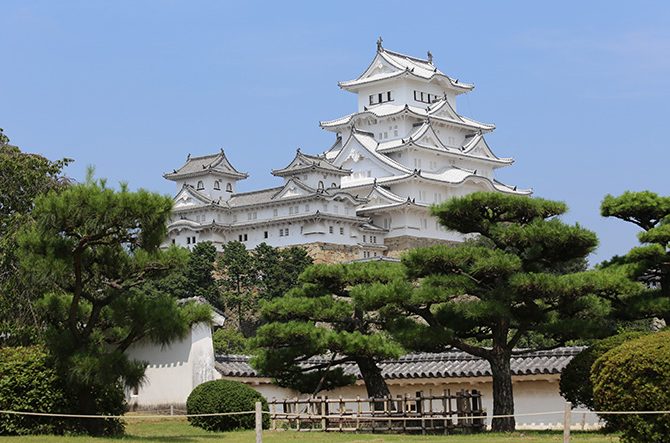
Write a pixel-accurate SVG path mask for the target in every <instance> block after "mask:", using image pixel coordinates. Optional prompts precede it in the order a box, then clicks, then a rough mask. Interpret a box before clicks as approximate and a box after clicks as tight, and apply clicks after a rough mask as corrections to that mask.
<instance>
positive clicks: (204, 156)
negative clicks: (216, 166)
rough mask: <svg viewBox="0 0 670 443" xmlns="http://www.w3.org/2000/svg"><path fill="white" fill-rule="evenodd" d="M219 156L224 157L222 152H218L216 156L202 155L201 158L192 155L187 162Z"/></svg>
mask: <svg viewBox="0 0 670 443" xmlns="http://www.w3.org/2000/svg"><path fill="white" fill-rule="evenodd" d="M219 155H223V154H222V152H221V151H219V152H217V153H216V154H207V155H200V156H195V155H192V156H190V157H189V158H188V159H187V160H186V161H191V160H202V159H204V158H209V157H218V156H219ZM224 157H225V155H224Z"/></svg>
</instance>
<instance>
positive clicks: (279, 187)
mask: <svg viewBox="0 0 670 443" xmlns="http://www.w3.org/2000/svg"><path fill="white" fill-rule="evenodd" d="M277 189H284V186H275V187H274V188H265V189H257V190H255V191H246V192H236V193H235V194H233V195H231V196H230V198H233V197H237V196H238V195H251V194H260V193H261V192H269V191H276V190H277Z"/></svg>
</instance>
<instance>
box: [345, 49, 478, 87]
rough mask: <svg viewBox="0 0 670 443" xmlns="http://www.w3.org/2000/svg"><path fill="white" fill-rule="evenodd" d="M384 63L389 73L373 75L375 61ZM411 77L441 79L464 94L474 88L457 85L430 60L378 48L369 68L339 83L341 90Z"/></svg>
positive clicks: (455, 81) (456, 82) (461, 84)
mask: <svg viewBox="0 0 670 443" xmlns="http://www.w3.org/2000/svg"><path fill="white" fill-rule="evenodd" d="M382 60H383V61H385V62H386V63H387V64H388V66H391V67H392V70H391V72H382V73H373V71H371V69H374V66H373V65H375V61H382ZM403 74H405V75H412V76H415V77H417V78H421V79H424V80H432V79H433V78H442V79H444V80H446V81H447V82H448V84H449V85H450V87H451V89H453V90H456V91H460V92H466V91H470V90H472V89H473V88H474V85H471V84H467V83H459V81H458V80H455V79H452V78H451V77H449V76H448V75H446V74H444V73H443V72H441V71H440V70H439V69H437V68H436V67H435V65H433V62H432V60H424V59H421V58H418V57H414V56H410V55H406V54H401V53H399V52H395V51H390V50H388V49H386V48H382V47H379V48H378V50H377V54H375V58H374V59H373V60H372V62H371V63H370V66H369V67H368V68H367V69H366V70H365V72H364V73H363V74H361V75H360V76H359V77H358V78H356V79H355V80H349V81H344V82H340V83H339V85H340V87H342V88H345V89H347V88H351V87H356V86H360V85H364V84H367V83H371V82H374V81H378V80H386V79H389V78H394V77H398V76H400V75H403Z"/></svg>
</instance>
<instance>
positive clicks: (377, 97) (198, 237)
mask: <svg viewBox="0 0 670 443" xmlns="http://www.w3.org/2000/svg"><path fill="white" fill-rule="evenodd" d="M339 86H340V88H342V89H344V90H346V91H349V92H353V93H355V94H357V95H358V111H357V112H355V113H353V114H349V115H347V116H344V117H341V118H338V119H336V120H330V121H323V122H321V123H320V125H321V127H322V128H323V129H325V130H327V131H331V132H333V133H335V136H336V137H335V143H334V144H333V146H332V147H330V148H329V149H328V150H326V151H325V152H324V153H323V154H320V155H308V154H305V153H303V152H300V150H298V151H297V153H296V154H295V157H294V158H293V160H292V161H291V162H290V163H289V164H288V165H287V166H286V167H284V168H281V169H276V170H273V171H272V174H273V175H275V176H277V177H281V178H283V179H284V183H283V185H281V186H279V187H276V188H270V189H262V190H259V191H253V192H237V190H236V189H237V182H238V181H239V180H243V179H246V178H247V177H248V175H247V174H246V173H243V172H240V171H238V170H237V169H235V167H234V166H233V165H232V164H231V162H230V161H229V160H228V158H227V156H226V155H225V154H224V152H223V150H221V151H220V152H218V153H216V154H212V155H207V156H203V157H191V156H189V157H188V158H187V160H186V163H185V164H184V165H183V166H182V167H180V168H179V169H176V170H174V171H173V172H170V173H168V174H165V175H164V177H165V178H166V179H168V180H172V181H174V182H176V184H177V189H178V192H177V195H176V197H175V198H174V208H173V213H172V216H171V219H170V221H169V225H168V242H171V243H173V244H178V245H181V246H185V247H191V246H192V245H194V244H196V243H197V242H203V241H209V242H212V243H213V244H214V245H215V246H216V247H217V249H221V248H222V246H223V245H224V244H225V243H227V242H229V241H232V240H238V241H240V242H242V243H244V244H245V245H246V246H247V248H249V249H251V248H254V247H256V246H257V245H259V244H260V243H263V242H265V243H267V244H269V245H272V246H277V247H284V246H291V245H303V246H305V247H307V249H308V251H310V253H311V254H312V255H313V256H315V255H316V256H319V252H318V251H330V252H326V253H324V254H323V257H320V258H321V260H323V261H340V260H353V259H367V258H372V257H381V256H397V255H399V253H400V252H401V251H402V250H405V249H407V248H410V247H416V246H422V245H427V244H431V243H436V242H455V241H459V240H461V239H462V238H461V237H460V235H459V234H457V233H454V232H450V231H447V230H445V229H444V228H443V227H442V226H441V225H440V224H439V223H438V222H437V219H436V218H434V217H432V216H431V215H430V206H431V205H433V204H437V203H440V202H443V201H445V200H446V199H449V198H451V197H454V196H462V195H466V194H468V193H471V192H475V191H498V192H504V193H508V194H521V195H527V194H530V193H531V191H530V190H521V189H517V187H516V186H509V185H505V184H503V183H501V182H499V181H497V180H496V179H495V178H494V171H495V169H497V168H501V167H504V166H509V165H511V164H512V163H513V160H512V159H510V158H499V157H496V156H495V154H493V152H492V150H491V148H490V147H489V145H488V144H487V143H486V140H485V139H484V136H485V134H487V133H489V132H491V131H493V130H494V129H495V126H494V125H492V124H486V123H480V122H478V121H475V120H472V119H470V118H467V117H464V116H462V115H460V114H458V112H457V107H456V97H457V96H458V95H460V94H465V93H467V92H470V91H471V90H472V89H473V87H474V86H473V85H471V84H467V83H461V82H459V81H458V80H456V79H452V78H451V77H449V76H447V75H446V74H444V73H442V72H441V71H440V70H439V69H437V68H436V67H435V66H434V65H433V57H432V54H431V53H430V52H428V58H427V59H425V60H424V59H420V58H416V57H412V56H408V55H404V54H400V53H397V52H394V51H389V50H388V49H386V48H384V47H382V41H381V38H380V39H379V41H378V42H377V53H376V54H375V57H374V59H373V60H372V62H371V63H370V65H369V66H368V67H367V69H366V70H365V71H364V72H363V73H362V74H361V75H360V76H359V77H358V78H357V79H355V80H350V81H345V82H340V83H339ZM329 254H330V258H328V256H329ZM333 254H334V255H333Z"/></svg>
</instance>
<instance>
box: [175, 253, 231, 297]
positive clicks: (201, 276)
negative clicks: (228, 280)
mask: <svg viewBox="0 0 670 443" xmlns="http://www.w3.org/2000/svg"><path fill="white" fill-rule="evenodd" d="M215 262H216V248H215V247H214V245H213V244H211V243H210V242H202V243H198V244H197V245H195V246H194V247H193V249H192V250H191V254H190V255H189V259H188V264H187V265H186V272H185V273H184V274H185V275H184V276H185V278H186V287H185V292H186V294H188V295H187V297H203V298H204V299H205V300H207V301H208V302H209V303H210V304H211V305H212V306H214V307H216V308H221V307H222V306H221V301H220V298H219V290H218V287H217V285H216V280H215V279H214V263H215Z"/></svg>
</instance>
